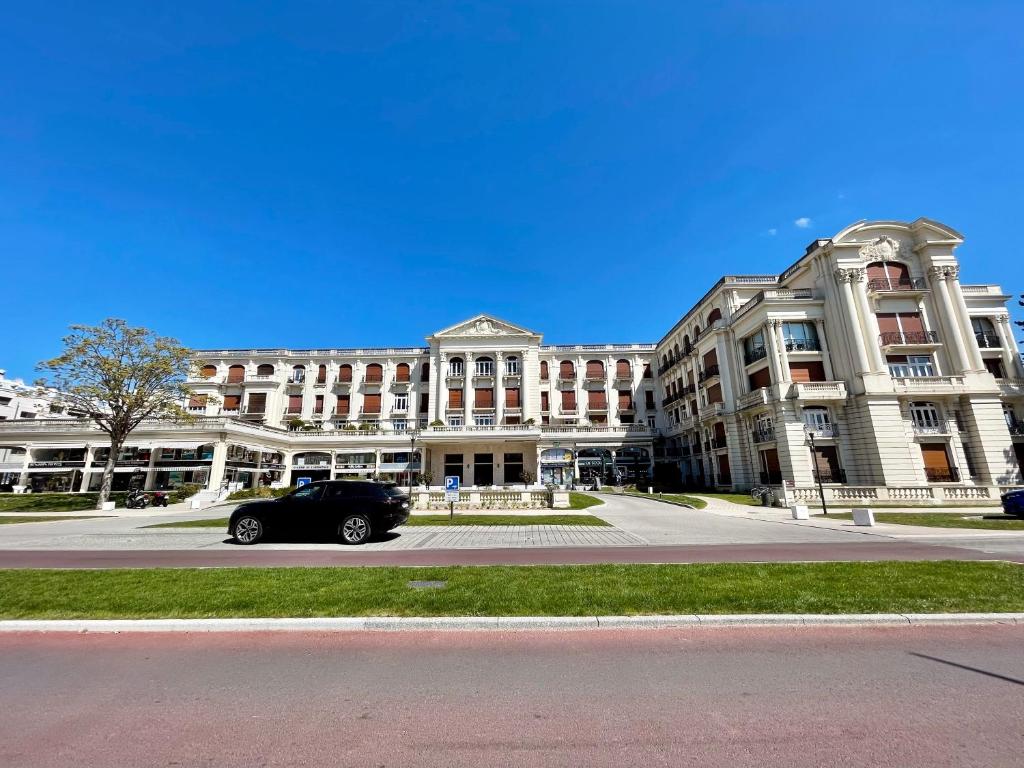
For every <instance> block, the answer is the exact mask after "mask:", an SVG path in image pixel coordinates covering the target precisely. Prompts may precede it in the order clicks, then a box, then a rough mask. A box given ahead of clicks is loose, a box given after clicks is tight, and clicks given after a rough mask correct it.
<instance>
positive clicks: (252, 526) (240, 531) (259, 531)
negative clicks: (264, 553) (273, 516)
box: [233, 515, 263, 544]
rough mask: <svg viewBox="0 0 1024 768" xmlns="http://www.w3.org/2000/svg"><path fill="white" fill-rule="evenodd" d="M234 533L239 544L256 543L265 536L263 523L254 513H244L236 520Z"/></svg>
mask: <svg viewBox="0 0 1024 768" xmlns="http://www.w3.org/2000/svg"><path fill="white" fill-rule="evenodd" d="M233 535H234V537H235V541H237V542H238V543H239V544H255V543H256V542H257V541H259V540H260V539H262V538H263V523H262V522H261V521H260V520H259V518H256V517H253V516H252V515H243V516H242V517H240V518H238V520H236V521H235V531H234V534H233Z"/></svg>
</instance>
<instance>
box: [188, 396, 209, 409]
mask: <svg viewBox="0 0 1024 768" xmlns="http://www.w3.org/2000/svg"><path fill="white" fill-rule="evenodd" d="M207 399H208V395H192V397H190V398H189V401H188V407H189V408H205V407H206V401H207Z"/></svg>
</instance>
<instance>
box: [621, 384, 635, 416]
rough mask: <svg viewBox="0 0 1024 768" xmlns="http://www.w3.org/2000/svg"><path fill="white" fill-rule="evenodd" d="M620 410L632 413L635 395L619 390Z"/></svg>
mask: <svg viewBox="0 0 1024 768" xmlns="http://www.w3.org/2000/svg"><path fill="white" fill-rule="evenodd" d="M619 410H620V411H631V410H633V393H632V392H629V391H623V390H621V389H620V390H619Z"/></svg>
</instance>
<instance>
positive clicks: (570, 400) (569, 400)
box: [562, 389, 576, 411]
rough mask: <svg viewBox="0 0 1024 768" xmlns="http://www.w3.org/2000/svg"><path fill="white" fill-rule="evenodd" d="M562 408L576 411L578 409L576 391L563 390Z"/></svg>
mask: <svg viewBox="0 0 1024 768" xmlns="http://www.w3.org/2000/svg"><path fill="white" fill-rule="evenodd" d="M562 410H563V411H575V410H576V393H575V392H573V391H572V390H571V389H567V390H563V391H562Z"/></svg>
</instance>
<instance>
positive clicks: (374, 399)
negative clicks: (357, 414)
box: [363, 392, 380, 413]
mask: <svg viewBox="0 0 1024 768" xmlns="http://www.w3.org/2000/svg"><path fill="white" fill-rule="evenodd" d="M363 413H380V392H376V393H373V394H370V393H367V394H365V395H363Z"/></svg>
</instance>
